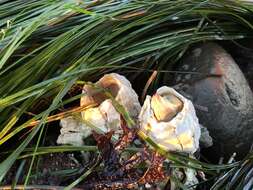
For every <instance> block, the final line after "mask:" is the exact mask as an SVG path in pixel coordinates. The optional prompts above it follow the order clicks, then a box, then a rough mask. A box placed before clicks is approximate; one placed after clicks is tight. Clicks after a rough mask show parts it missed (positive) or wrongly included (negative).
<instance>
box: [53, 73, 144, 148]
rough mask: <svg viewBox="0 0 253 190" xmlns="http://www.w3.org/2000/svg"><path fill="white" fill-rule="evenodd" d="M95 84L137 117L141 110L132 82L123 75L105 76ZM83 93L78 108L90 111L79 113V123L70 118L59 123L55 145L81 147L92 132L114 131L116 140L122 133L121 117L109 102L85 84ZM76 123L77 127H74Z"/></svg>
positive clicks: (112, 74) (99, 92) (96, 89)
mask: <svg viewBox="0 0 253 190" xmlns="http://www.w3.org/2000/svg"><path fill="white" fill-rule="evenodd" d="M95 85H96V86H98V87H102V88H105V89H107V90H109V91H110V92H111V94H112V96H113V97H114V99H115V100H116V101H117V102H118V103H119V104H121V105H122V106H123V107H124V108H125V109H126V111H127V112H128V113H129V115H130V116H131V117H132V118H133V119H137V118H138V115H139V113H140V110H141V106H140V103H139V101H138V96H137V94H136V93H135V91H134V90H133V89H132V86H131V83H130V82H129V81H128V80H127V79H126V78H125V77H124V76H121V75H119V74H116V73H111V74H106V75H104V76H103V77H102V78H101V79H100V80H99V81H98V82H96V84H95ZM83 94H84V96H82V98H81V100H80V105H81V106H83V107H86V106H87V107H89V108H88V109H85V110H84V111H82V112H81V114H80V119H81V120H82V121H81V123H80V119H79V121H77V120H76V121H75V119H74V118H73V117H71V118H69V119H68V120H66V118H64V119H63V120H61V126H62V129H61V135H60V136H59V137H58V140H57V142H58V143H61V144H75V145H76V144H79V145H81V142H82V139H84V138H86V137H87V136H89V135H90V134H91V132H92V130H95V131H96V132H98V133H106V132H109V131H111V130H113V131H114V138H116V139H117V138H118V137H119V135H120V134H122V133H123V131H122V128H121V117H120V113H119V112H117V110H116V109H115V107H114V106H113V104H112V101H111V99H109V98H108V97H107V96H105V94H104V93H103V92H102V91H101V90H99V89H98V88H94V87H93V86H91V85H84V87H83ZM67 122H69V123H67ZM63 123H64V124H63ZM75 124H76V125H78V126H73V125H75ZM73 129H74V133H73ZM83 132H84V133H83ZM75 135H76V136H75ZM75 138H76V139H75Z"/></svg>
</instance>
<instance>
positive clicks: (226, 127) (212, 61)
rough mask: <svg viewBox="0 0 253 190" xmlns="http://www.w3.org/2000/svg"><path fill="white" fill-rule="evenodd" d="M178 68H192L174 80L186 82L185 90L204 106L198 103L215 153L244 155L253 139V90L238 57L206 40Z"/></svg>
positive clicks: (191, 51)
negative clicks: (235, 58) (237, 62)
mask: <svg viewBox="0 0 253 190" xmlns="http://www.w3.org/2000/svg"><path fill="white" fill-rule="evenodd" d="M177 70H180V71H183V72H191V73H188V74H178V75H177V76H176V77H175V84H179V83H184V84H186V85H184V86H183V87H182V86H181V89H183V91H184V93H186V94H188V95H190V96H191V97H192V100H193V102H194V104H196V105H199V106H200V107H204V108H205V109H198V106H197V107H196V109H197V115H198V117H199V120H200V123H201V124H203V125H204V126H206V127H207V128H208V130H209V132H210V135H211V136H212V138H213V143H214V145H213V147H212V153H218V154H216V155H217V156H225V157H229V156H231V155H232V153H233V152H236V153H237V155H238V157H240V158H242V157H243V156H244V155H245V154H247V152H248V151H249V149H250V146H251V145H252V142H253V94H252V91H251V89H250V87H249V85H248V83H247V81H246V79H245V77H244V75H243V73H242V72H241V70H240V69H239V67H238V66H237V64H236V63H235V61H234V60H233V59H232V57H231V56H230V55H229V54H228V53H227V52H226V51H225V50H224V49H223V48H221V47H220V46H218V45H217V44H214V43H206V44H202V45H199V46H196V47H194V48H192V49H191V50H190V51H189V52H188V53H187V54H186V56H185V58H184V59H183V61H182V65H180V66H179V68H177ZM192 72H193V73H192ZM177 86H180V85H177ZM214 155H215V154H214Z"/></svg>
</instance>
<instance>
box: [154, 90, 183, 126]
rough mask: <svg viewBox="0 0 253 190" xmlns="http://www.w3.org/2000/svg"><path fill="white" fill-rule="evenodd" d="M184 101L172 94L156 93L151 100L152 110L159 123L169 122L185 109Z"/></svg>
mask: <svg viewBox="0 0 253 190" xmlns="http://www.w3.org/2000/svg"><path fill="white" fill-rule="evenodd" d="M183 105H184V104H183V101H182V100H180V98H178V97H177V96H175V95H174V94H172V93H169V92H166V93H162V94H158V93H156V94H155V95H154V96H152V98H151V108H152V110H153V112H154V116H155V118H156V119H157V121H159V122H168V121H170V120H171V119H172V118H174V117H175V116H176V115H177V113H179V112H180V111H182V109H183Z"/></svg>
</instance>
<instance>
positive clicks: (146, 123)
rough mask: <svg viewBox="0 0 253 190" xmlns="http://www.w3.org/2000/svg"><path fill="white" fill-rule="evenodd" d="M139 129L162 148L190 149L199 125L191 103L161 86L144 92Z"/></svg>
mask: <svg viewBox="0 0 253 190" xmlns="http://www.w3.org/2000/svg"><path fill="white" fill-rule="evenodd" d="M139 121H140V130H141V131H142V132H144V133H145V134H146V135H147V136H149V137H150V138H151V139H152V140H153V141H154V142H155V143H157V144H159V145H160V146H161V147H162V148H163V149H164V150H168V151H179V152H187V153H194V152H195V151H196V150H197V149H198V147H199V138H200V126H199V123H198V118H197V117H196V114H195V110H194V107H193V105H192V103H191V101H190V100H187V99H186V98H184V97H183V96H181V95H180V94H179V93H177V92H176V91H175V90H174V89H172V88H169V87H167V86H164V87H161V88H159V89H158V90H157V92H156V94H155V95H153V96H152V97H151V96H147V97H146V100H145V102H144V105H143V107H142V109H141V112H140V115H139Z"/></svg>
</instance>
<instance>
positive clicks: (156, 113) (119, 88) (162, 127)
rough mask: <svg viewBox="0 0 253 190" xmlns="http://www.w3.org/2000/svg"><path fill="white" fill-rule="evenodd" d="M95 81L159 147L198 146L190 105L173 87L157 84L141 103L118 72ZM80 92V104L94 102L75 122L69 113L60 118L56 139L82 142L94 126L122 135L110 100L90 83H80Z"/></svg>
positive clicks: (191, 148)
mask: <svg viewBox="0 0 253 190" xmlns="http://www.w3.org/2000/svg"><path fill="white" fill-rule="evenodd" d="M95 85H96V86H99V87H101V88H104V89H106V90H108V91H109V92H110V93H111V94H112V96H113V98H114V99H115V100H116V101H117V102H118V103H119V104H121V105H122V106H123V107H124V108H125V109H126V111H127V112H128V113H129V114H130V116H131V117H132V118H134V119H135V120H136V121H137V123H138V124H139V126H137V128H138V130H141V131H142V132H143V133H145V134H146V135H147V136H148V137H150V138H151V139H152V140H153V141H154V142H155V143H157V144H158V145H159V146H160V147H162V148H163V149H165V150H168V151H179V152H187V153H194V152H195V151H196V150H197V149H198V147H199V138H200V127H199V123H198V118H197V117H196V113H195V110H194V106H193V104H192V103H191V101H190V100H188V99H186V98H185V97H183V96H182V95H181V94H179V93H178V92H176V91H175V90H174V89H173V88H170V87H167V86H163V87H161V88H159V89H158V90H157V91H156V93H155V94H154V95H153V96H149V95H148V96H146V99H145V102H144V104H143V106H142V107H141V105H140V103H139V101H138V96H137V94H136V92H135V91H134V90H133V89H132V86H131V84H130V82H129V81H128V80H127V79H126V78H125V77H124V76H122V75H119V74H116V73H111V74H106V75H104V76H103V77H102V78H101V79H100V80H99V81H98V82H96V83H95ZM83 94H84V96H83V97H82V98H81V102H80V105H81V106H89V105H94V106H91V107H90V108H88V109H86V110H84V111H83V112H82V113H81V115H80V116H81V119H82V120H84V121H85V122H75V121H74V120H73V117H72V116H71V117H69V118H64V119H62V121H61V126H62V129H61V135H60V136H59V137H58V143H64V144H82V143H81V142H82V141H81V139H80V138H85V137H87V136H89V135H90V134H91V132H92V130H94V129H95V130H96V132H98V133H107V132H109V131H114V135H115V136H116V138H118V137H119V136H120V135H122V133H123V132H122V127H121V124H122V122H121V116H120V113H119V112H118V111H117V110H116V108H115V107H114V105H113V103H112V100H111V99H110V98H109V97H107V96H106V95H105V94H104V93H103V92H101V90H99V89H98V88H94V87H93V86H91V85H85V86H84V87H83ZM67 121H69V122H67ZM73 123H75V124H76V125H78V126H74V125H73ZM89 124H91V125H92V126H95V128H91V127H90V126H91V125H89ZM78 130H79V131H78ZM73 132H74V133H73ZM77 137H78V138H77ZM75 139H76V140H75Z"/></svg>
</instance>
